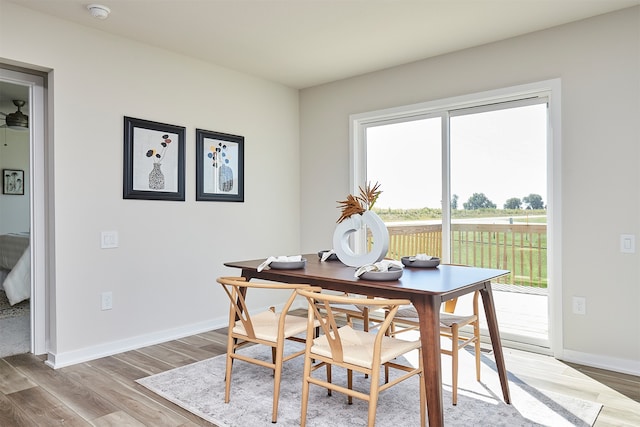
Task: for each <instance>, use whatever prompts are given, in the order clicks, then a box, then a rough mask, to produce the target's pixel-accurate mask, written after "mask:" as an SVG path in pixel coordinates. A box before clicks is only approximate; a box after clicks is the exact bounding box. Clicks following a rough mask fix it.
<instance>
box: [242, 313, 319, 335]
mask: <svg viewBox="0 0 640 427" xmlns="http://www.w3.org/2000/svg"><path fill="white" fill-rule="evenodd" d="M279 320H280V314H279V313H274V312H272V311H265V312H262V313H259V314H255V315H253V316H251V323H252V324H253V332H254V333H255V334H256V338H260V339H262V340H266V341H272V342H276V341H277V339H278V321H279ZM318 325H319V323H318ZM306 330H307V318H306V317H299V316H291V315H288V316H286V317H285V321H284V337H285V338H288V337H292V336H294V335H298V334H300V333H302V332H306ZM233 332H234V333H235V334H239V335H247V331H246V330H245V328H244V325H243V324H242V322H241V321H240V320H238V321H237V322H236V325H235V327H234V328H233Z"/></svg>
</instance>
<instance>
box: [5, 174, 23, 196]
mask: <svg viewBox="0 0 640 427" xmlns="http://www.w3.org/2000/svg"><path fill="white" fill-rule="evenodd" d="M2 194H16V195H24V171H23V170H18V169H3V170H2Z"/></svg>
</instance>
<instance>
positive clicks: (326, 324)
mask: <svg viewBox="0 0 640 427" xmlns="http://www.w3.org/2000/svg"><path fill="white" fill-rule="evenodd" d="M297 293H298V294H300V295H302V296H304V297H305V298H307V300H308V302H309V304H308V306H309V309H308V319H307V343H306V351H305V356H304V373H303V383H302V412H301V418H300V425H301V426H302V427H304V426H305V425H306V417H307V409H308V405H309V386H310V384H314V385H318V386H321V387H324V388H326V389H328V390H329V391H330V392H331V391H332V390H333V391H337V392H340V393H343V394H345V395H347V396H348V402H349V403H351V401H352V398H353V397H356V398H358V399H363V400H365V401H367V402H368V404H369V410H368V426H369V427H373V425H374V424H375V417H376V409H377V403H378V395H379V393H380V392H381V391H384V390H386V389H388V388H389V387H392V386H394V385H396V384H398V383H399V382H401V381H404V380H406V379H407V378H409V377H411V376H414V375H418V376H419V377H420V381H419V383H420V386H419V388H420V405H419V406H420V420H421V426H424V425H425V421H426V420H425V409H426V400H425V399H426V391H425V385H424V381H423V379H422V372H423V369H422V355H421V348H420V340H419V339H418V340H415V341H407V340H401V339H397V338H393V337H390V336H388V334H387V332H388V329H389V326H390V325H391V322H392V319H393V317H392V316H393V315H395V313H396V312H397V310H398V308H399V307H400V306H401V305H405V304H409V303H410V302H409V300H395V299H394V300H391V299H377V298H376V299H371V298H354V297H348V296H343V295H335V294H329V293H322V292H321V290H320V289H318V288H315V289H298V290H297ZM336 304H338V305H340V304H351V305H355V306H367V307H369V308H371V309H386V310H388V311H389V314H390V316H389V317H387V318H384V319H383V321H382V323H381V324H380V325H379V326H380V327H379V328H378V329H377V331H376V332H375V333H373V332H365V331H361V330H356V329H354V328H352V327H351V325H349V324H347V325H345V326H342V327H338V325H337V323H336V316H335V314H334V311H333V306H334V305H336ZM318 322H319V323H320V329H321V331H322V332H323V335H320V336H318V337H317V338H314V337H313V330H314V328H315V327H316V325H317V324H318ZM413 350H418V352H419V354H418V361H419V362H418V367H414V366H411V365H410V364H408V363H407V364H403V363H401V362H400V360H399V359H398V358H399V357H400V356H402V355H404V354H406V353H409V352H411V351H413ZM322 366H326V367H327V380H326V381H325V380H322V379H320V378H316V377H313V376H312V375H311V373H312V372H313V371H315V370H316V369H318V368H320V367H322ZM332 366H339V367H342V368H344V369H346V370H347V386H346V387H345V386H344V385H338V384H333V383H332V382H331V367H332ZM382 366H385V367H388V368H394V369H398V370H400V371H403V374H402V375H401V376H399V377H398V378H395V379H393V380H390V381H388V382H382V383H381V379H380V376H381V373H380V371H381V367H382ZM353 371H356V372H361V373H364V374H365V375H367V376H368V377H369V378H370V387H369V392H368V393H364V392H360V391H358V390H354V389H353V388H352V384H353Z"/></svg>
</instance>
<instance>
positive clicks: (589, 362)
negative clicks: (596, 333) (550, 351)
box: [559, 350, 640, 376]
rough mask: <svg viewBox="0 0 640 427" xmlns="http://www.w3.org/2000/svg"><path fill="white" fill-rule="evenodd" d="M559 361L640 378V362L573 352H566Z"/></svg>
mask: <svg viewBox="0 0 640 427" xmlns="http://www.w3.org/2000/svg"><path fill="white" fill-rule="evenodd" d="M559 359H560V360H563V361H565V362H571V363H577V364H579V365H585V366H591V367H593V368H600V369H606V370H608V371H614V372H620V373H623V374H629V375H636V376H640V360H632V359H620V358H616V357H609V356H602V355H599V354H591V353H582V352H579V351H572V350H564V351H563V352H562V357H559Z"/></svg>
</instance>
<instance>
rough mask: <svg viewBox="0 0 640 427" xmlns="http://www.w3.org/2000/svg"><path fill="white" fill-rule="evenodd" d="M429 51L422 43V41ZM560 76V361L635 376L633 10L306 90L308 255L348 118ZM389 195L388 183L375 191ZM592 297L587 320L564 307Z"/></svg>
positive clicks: (328, 224)
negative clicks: (629, 249) (626, 242)
mask: <svg viewBox="0 0 640 427" xmlns="http://www.w3.org/2000/svg"><path fill="white" fill-rule="evenodd" d="M425 42H426V41H425ZM552 78H560V79H561V81H562V149H563V152H562V175H563V181H562V196H563V202H562V206H561V211H562V215H563V219H562V222H561V224H560V232H561V233H562V242H563V249H562V260H563V264H562V265H561V266H560V268H561V269H562V289H563V295H562V298H563V301H562V308H563V323H564V330H563V337H564V342H563V347H564V351H563V355H562V356H563V357H564V358H566V359H572V360H575V361H580V362H584V363H587V364H591V365H596V366H602V367H606V368H609V369H616V370H624V371H628V372H635V373H637V374H640V314H639V313H640V310H639V307H640V280H639V279H640V274H639V273H640V271H639V270H640V263H639V262H638V261H639V258H638V257H639V255H638V253H636V254H631V255H630V254H621V253H620V252H619V235H620V234H634V235H636V237H639V231H640V223H639V219H640V209H639V208H640V204H639V201H640V179H639V178H640V177H639V174H638V169H639V168H638V162H639V160H640V151H639V146H640V144H639V142H640V120H638V118H639V117H640V8H638V7H635V8H631V9H626V10H622V11H619V12H615V13H612V14H608V15H603V16H600V17H595V18H593V19H589V20H585V21H581V22H577V23H573V24H568V25H564V26H561V27H556V28H553V29H549V30H546V31H541V32H537V33H532V34H529V35H525V36H522V37H518V38H513V39H509V40H506V41H501V42H498V43H492V44H488V45H484V46H481V47H478V48H473V49H468V50H464V51H460V52H457V53H453V54H449V55H443V56H439V57H436V58H432V59H427V60H424V61H419V62H415V63H411V64H407V65H404V66H400V67H395V68H391V69H387V70H384V71H380V72H376V73H371V74H367V75H363V76H359V77H355V78H351V79H346V80H342V81H338V82H334V83H330V84H326V85H322V86H318V87H314V88H309V89H305V90H302V91H301V96H300V114H301V121H300V126H301V171H302V175H301V185H302V188H304V189H305V190H306V191H304V192H303V193H302V195H301V215H302V216H301V219H302V250H303V252H307V251H315V250H318V249H322V248H328V247H330V244H331V236H332V234H333V229H334V227H335V220H336V219H337V217H338V214H339V212H338V210H337V209H336V202H335V201H336V200H342V198H344V196H345V195H346V194H348V193H349V192H350V189H349V163H348V162H349V134H348V131H349V115H350V114H354V113H361V112H366V111H373V110H379V109H383V108H389V107H395V106H400V105H408V104H414V103H419V102H426V101H432V100H438V99H443V98H448V97H453V96H457V95H464V94H470V93H476V92H482V91H486V90H491V89H499V88H505V87H509V86H516V85H520V84H525V83H531V82H537V81H543V80H548V79H552ZM382 184H383V186H384V183H382ZM574 295H580V296H585V297H586V298H587V314H586V316H579V315H574V314H572V313H571V297H572V296H574Z"/></svg>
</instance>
